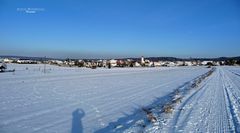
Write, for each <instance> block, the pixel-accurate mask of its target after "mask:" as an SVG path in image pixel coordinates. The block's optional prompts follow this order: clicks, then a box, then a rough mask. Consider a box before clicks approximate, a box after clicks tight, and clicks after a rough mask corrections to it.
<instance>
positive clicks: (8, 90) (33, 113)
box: [0, 64, 240, 133]
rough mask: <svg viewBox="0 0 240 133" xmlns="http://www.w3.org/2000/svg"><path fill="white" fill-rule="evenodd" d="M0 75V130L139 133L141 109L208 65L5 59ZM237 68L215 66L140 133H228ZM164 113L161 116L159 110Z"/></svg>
mask: <svg viewBox="0 0 240 133" xmlns="http://www.w3.org/2000/svg"><path fill="white" fill-rule="evenodd" d="M13 68H15V69H16V71H15V72H14V73H0V132H1V133H2V132H3V133H19V132H24V133H32V132H41V133H54V132H56V133H79V132H86V133H91V132H104V133H105V132H117V131H118V132H122V131H124V130H125V129H126V130H125V131H137V130H135V129H134V128H133V127H134V126H135V125H136V123H137V120H140V119H144V116H143V115H144V113H142V111H141V108H143V107H147V106H149V105H154V103H156V101H161V100H164V99H166V98H165V97H166V96H168V95H169V94H171V93H172V92H173V91H174V90H176V89H178V88H180V87H183V86H184V85H185V84H186V83H188V82H190V81H192V80H194V79H195V78H197V77H199V76H200V75H203V74H204V73H206V72H208V71H209V70H210V68H206V67H170V68H163V67H161V68H114V69H103V68H99V69H87V68H66V67H57V66H47V73H43V65H17V64H8V69H13ZM239 75H240V68H239V67H217V69H216V70H215V71H214V73H213V74H212V75H211V76H209V77H207V78H206V79H205V80H204V81H203V82H202V83H201V84H200V85H199V86H198V87H197V88H196V89H194V90H191V91H190V92H189V93H188V94H186V96H184V98H183V99H182V102H181V103H179V104H178V105H177V106H176V108H175V110H174V111H173V112H172V113H171V114H167V115H166V116H164V118H165V119H164V121H162V119H160V118H159V119H158V120H157V121H158V122H156V123H153V124H151V123H150V124H149V125H146V127H145V128H144V129H143V131H146V132H155V131H156V132H163V131H165V132H170V131H172V132H181V131H184V132H190V131H192V132H207V131H209V132H231V131H238V132H240V130H239V129H237V128H238V127H240V126H239V125H240V124H239V120H240V111H239V110H240V104H239V102H240V76H239ZM161 116H162V115H161Z"/></svg>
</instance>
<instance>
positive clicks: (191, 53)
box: [0, 0, 240, 58]
mask: <svg viewBox="0 0 240 133" xmlns="http://www.w3.org/2000/svg"><path fill="white" fill-rule="evenodd" d="M20 8H21V9H23V8H37V9H41V11H36V13H26V12H25V11H19V9H20ZM0 46H1V48H0V55H24V56H48V57H57V58H67V57H70V58H116V57H118V58H120V57H140V56H142V55H143V56H175V57H183V58H188V57H218V56H239V55H240V52H239V51H240V1H239V0H50V1H49V0H0Z"/></svg>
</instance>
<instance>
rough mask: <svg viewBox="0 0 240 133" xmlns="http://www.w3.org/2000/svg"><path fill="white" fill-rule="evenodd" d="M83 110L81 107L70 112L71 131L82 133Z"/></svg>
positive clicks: (72, 132)
mask: <svg viewBox="0 0 240 133" xmlns="http://www.w3.org/2000/svg"><path fill="white" fill-rule="evenodd" d="M84 116H85V112H84V111H83V110H82V109H76V110H74V111H73V112H72V129H71V133H83V125H82V118H83V117H84Z"/></svg>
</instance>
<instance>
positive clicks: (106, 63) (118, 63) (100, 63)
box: [0, 57, 240, 69]
mask: <svg viewBox="0 0 240 133" xmlns="http://www.w3.org/2000/svg"><path fill="white" fill-rule="evenodd" d="M0 62H4V63H17V64H51V65H58V66H65V67H86V68H93V69H95V68H97V67H104V68H112V67H174V66H220V65H240V61H239V60H231V59H229V60H224V61H209V60H208V61H200V60H186V61H161V60H158V61H151V60H150V59H145V58H144V57H141V58H139V59H135V60H134V59H109V60H106V59H103V60H95V59H94V60H77V59H65V60H56V59H51V60H47V59H44V58H43V59H42V60H39V59H38V60H33V59H31V60H30V59H16V58H3V59H1V60H0Z"/></svg>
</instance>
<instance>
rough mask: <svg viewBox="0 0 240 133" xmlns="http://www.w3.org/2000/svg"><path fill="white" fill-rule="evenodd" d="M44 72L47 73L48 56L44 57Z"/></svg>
mask: <svg viewBox="0 0 240 133" xmlns="http://www.w3.org/2000/svg"><path fill="white" fill-rule="evenodd" d="M43 72H44V73H46V56H45V57H44V70H43Z"/></svg>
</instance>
